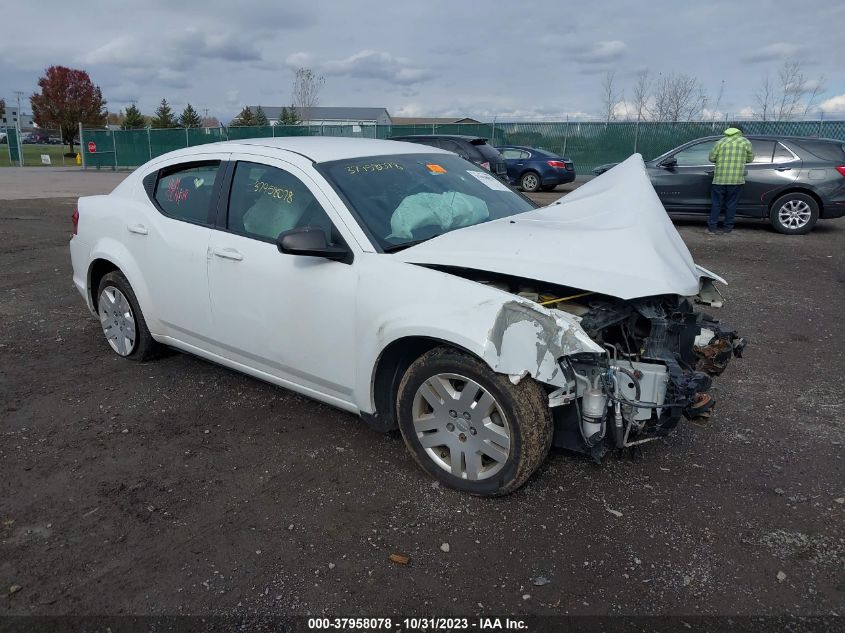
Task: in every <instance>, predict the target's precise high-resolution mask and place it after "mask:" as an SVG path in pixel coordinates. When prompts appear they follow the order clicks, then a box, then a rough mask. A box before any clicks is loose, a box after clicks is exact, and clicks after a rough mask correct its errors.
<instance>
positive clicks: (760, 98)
mask: <svg viewBox="0 0 845 633" xmlns="http://www.w3.org/2000/svg"><path fill="white" fill-rule="evenodd" d="M823 92H824V77H823V76H820V77H818V78H817V79H808V78H807V77H806V75H805V74H804V71H803V69H802V67H801V62H797V61H791V60H786V61H785V62H784V63H783V65H782V66H781V67H780V68H779V69H778V73H777V79H775V80H773V79H772V78H771V76H770V75H769V73H766V74H765V75H764V76H763V78H762V79H761V81H760V85H759V86H758V87H757V89H756V90H755V91H754V101H755V104H756V108H755V110H754V116H755V117H756V118H758V119H761V120H763V121H768V120H775V121H786V120H789V119H794V118H796V117H798V116H804V115H806V114H807V113H808V112H809V111H810V110H811V109H812V107H813V106H814V105H815V102H816V99H817V98H818V97H819V95H821V94H822V93H823Z"/></svg>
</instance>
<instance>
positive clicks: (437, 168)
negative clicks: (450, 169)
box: [426, 163, 446, 174]
mask: <svg viewBox="0 0 845 633" xmlns="http://www.w3.org/2000/svg"><path fill="white" fill-rule="evenodd" d="M426 167H428V171H430V172H431V173H432V174H445V173H446V170H445V169H443V168H442V167H441V166H440V165H435V164H433V163H428V164H427V165H426Z"/></svg>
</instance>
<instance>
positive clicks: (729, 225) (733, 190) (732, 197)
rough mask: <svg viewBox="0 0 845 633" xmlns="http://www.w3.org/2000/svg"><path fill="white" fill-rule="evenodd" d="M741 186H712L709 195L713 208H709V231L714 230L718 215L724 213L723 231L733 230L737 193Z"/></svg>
mask: <svg viewBox="0 0 845 633" xmlns="http://www.w3.org/2000/svg"><path fill="white" fill-rule="evenodd" d="M741 189H742V185H713V189H712V191H711V193H710V196H711V198H712V199H713V206H712V207H710V218H709V219H708V220H707V226H708V227H709V228H710V230H711V231H715V230H716V225H717V224H718V223H719V215H720V214H721V213H722V210H723V209H724V211H725V231H732V230H733V228H734V217H736V204H737V202H739V192H740V190H741Z"/></svg>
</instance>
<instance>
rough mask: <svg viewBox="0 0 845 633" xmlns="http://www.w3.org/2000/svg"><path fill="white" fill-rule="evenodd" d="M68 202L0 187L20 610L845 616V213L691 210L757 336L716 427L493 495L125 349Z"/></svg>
mask: <svg viewBox="0 0 845 633" xmlns="http://www.w3.org/2000/svg"><path fill="white" fill-rule="evenodd" d="M72 208H73V202H72V200H70V199H54V200H20V201H0V234H2V240H0V359H2V363H0V433H2V439H0V596H2V597H1V598H0V614H6V615H9V614H21V615H23V614H68V613H73V614H90V613H98V614H233V613H234V614H254V613H262V614H276V613H278V614H291V613H295V614H303V615H304V614H332V615H342V616H352V615H379V614H381V615H384V614H394V615H396V614H425V615H446V614H470V613H480V614H486V613H498V614H507V613H514V614H667V613H670V614H679V613H682V614H705V613H706V614H796V615H810V614H832V613H839V614H841V613H842V612H843V610H845V529H843V526H845V521H843V518H845V505H843V497H845V478H843V471H844V470H845V469H843V465H845V464H843V459H844V458H845V451H843V442H845V416H843V392H845V385H843V378H842V377H843V373H845V354H843V351H844V350H845V346H843V343H842V324H843V314H845V292H843V283H844V282H845V221H839V222H822V223H821V224H820V226H819V227H818V229H817V230H816V231H815V232H814V233H812V234H811V235H809V236H806V237H798V238H791V237H784V236H780V235H777V234H775V233H773V232H771V231H770V230H768V229H767V228H766V227H764V226H762V225H758V224H752V223H746V224H740V226H739V228H738V230H737V231H736V232H735V235H734V236H733V237H729V238H724V237H722V238H708V237H705V236H704V235H703V234H702V229H703V225H702V224H701V223H697V222H696V223H691V222H687V223H680V230H681V234H682V235H683V237H684V239H685V240H686V241H687V243H688V244H689V246H690V248H691V250H692V251H693V254H694V255H695V257H696V259H697V260H698V262H699V263H701V264H702V265H704V266H706V267H709V268H712V269H713V270H715V271H718V272H720V273H722V274H723V275H724V276H726V277H727V278H728V279H729V280H730V283H731V285H730V286H729V287H728V288H727V289H725V291H724V292H725V295H726V298H727V300H728V303H727V305H726V306H725V308H723V309H722V310H721V312H720V314H721V317H722V318H723V319H724V321H726V322H728V323H730V324H733V325H734V326H735V327H736V328H737V329H739V330H740V331H741V332H742V334H744V335H745V336H747V337H748V338H749V339H750V340H751V341H752V343H751V345H750V346H749V348H748V350H747V353H746V358H744V359H742V360H739V361H735V362H734V364H733V365H732V366H731V367H730V368H729V369H728V371H727V372H726V373H725V374H724V375H723V376H722V378H721V379H720V380H719V381H718V384H719V387H720V403H719V406H718V410H717V413H716V415H715V417H714V418H713V420H712V421H711V423H710V424H708V425H706V426H694V425H691V424H684V425H682V426H681V428H680V429H679V431H678V432H677V433H676V434H675V435H674V436H672V437H671V438H669V439H667V440H666V441H662V442H655V443H653V444H649V445H647V446H646V447H645V448H644V449H643V450H642V453H641V454H640V455H639V456H637V457H636V458H634V459H632V458H630V457H626V458H617V457H611V458H609V459H607V460H606V462H605V463H604V464H603V465H601V466H596V465H595V464H593V463H592V462H590V461H589V460H586V459H583V458H580V457H576V456H571V455H566V454H555V455H553V456H552V457H551V458H550V459H549V461H548V463H547V464H546V465H545V467H544V468H542V470H541V472H540V473H539V474H538V476H536V477H535V478H533V479H532V480H531V482H530V483H529V484H528V486H527V487H526V488H525V489H523V490H522V491H520V492H518V493H517V494H514V495H512V496H510V497H507V498H504V499H498V500H482V499H476V498H471V497H467V496H464V495H461V494H458V493H454V492H451V491H450V490H446V489H444V488H442V487H438V486H437V485H436V484H434V483H433V482H432V481H431V480H429V479H427V478H426V477H425V476H423V474H422V472H421V471H420V470H418V469H417V468H416V467H415V465H414V463H413V461H412V460H411V458H410V457H409V455H407V454H406V452H405V449H404V446H403V443H402V441H401V439H400V438H399V437H398V436H395V435H388V436H383V435H379V434H377V433H374V432H372V431H370V430H368V429H367V428H366V427H365V426H364V424H363V423H361V422H359V421H358V419H356V418H355V417H353V416H351V415H348V414H346V413H342V412H339V411H336V410H334V409H331V408H329V407H327V406H323V405H321V404H317V403H314V402H312V401H309V400H306V399H305V398H302V397H299V396H296V395H293V394H291V393H288V392H286V391H283V390H281V389H278V388H275V387H272V386H270V385H267V384H264V383H261V382H258V381H257V380H253V379H251V378H248V377H245V376H241V375H239V374H236V373H234V372H231V371H228V370H226V369H222V368H220V367H216V366H214V365H211V364H208V363H206V362H203V361H200V360H197V359H196V358H192V357H190V356H186V355H183V354H177V353H173V354H171V355H168V356H167V357H165V358H163V359H161V360H158V361H155V362H152V363H148V364H144V365H137V364H134V363H130V362H126V361H123V360H121V359H119V358H117V357H116V356H115V355H114V354H113V353H112V352H111V351H110V349H109V348H108V346H107V345H106V344H105V342H104V341H103V339H102V336H101V333H100V329H99V325H98V324H97V322H96V321H95V320H94V319H92V318H91V316H90V315H89V314H88V313H87V311H86V310H85V307H84V305H83V302H82V300H81V298H80V297H79V296H78V295H77V293H76V290H75V289H74V288H73V287H72V284H71V271H70V262H69V258H68V249H67V241H68V238H69V232H70V213H71V211H72ZM611 256H612V254H611ZM630 265H635V263H634V262H631V263H630ZM444 543H448V544H449V548H448V549H449V551H448V553H447V552H444V551H442V550H441V545H442V544H444ZM392 552H401V553H404V554H407V555H409V556H410V558H411V563H410V565H408V566H399V565H395V564H393V563H391V562H389V561H388V555H389V554H390V553H392ZM539 576H545V577H546V578H547V579H548V581H549V582H548V584H543V585H541V586H536V585H535V584H534V579H537V578H538V577H539ZM12 585H17V586H18V587H19V588H20V589H19V590H17V591H16V592H14V593H11V594H8V595H7V588H9V587H11V586H12Z"/></svg>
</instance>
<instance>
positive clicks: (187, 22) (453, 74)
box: [0, 0, 845, 122]
mask: <svg viewBox="0 0 845 633" xmlns="http://www.w3.org/2000/svg"><path fill="white" fill-rule="evenodd" d="M2 13H3V20H2V22H3V28H2V37H0V97H3V98H5V99H6V101H7V103H9V104H11V105H14V99H15V97H14V91H15V90H23V91H25V93H26V96H27V97H28V96H29V95H31V94H32V93H33V92H34V91H35V90H36V87H37V86H36V82H37V80H38V77H39V75H40V74H41V73H42V72H43V70H44V68H45V67H47V66H49V65H52V64H60V65H65V66H71V67H75V68H84V69H85V70H87V71H88V72H89V73H90V75H91V78H92V79H93V81H94V82H95V83H96V84H98V85H99V86H100V87H101V88H102V90H103V94H104V96H105V98H106V99H107V101H108V109H109V110H110V111H117V110H119V109H122V108H124V107H126V105H127V104H129V103H131V102H133V101H134V102H137V104H138V106H139V107H140V108H141V110H142V112H144V113H146V114H149V113H151V112H152V110H153V109H154V107H155V106H156V104H157V103H158V102H159V101H160V100H161V98H162V97H166V98H167V99H168V101H169V102H171V104H172V105H173V106H174V108H175V109H177V110H181V108H182V107H183V106H184V105H185V103H186V102H188V101H190V102H191V103H192V104H193V105H194V107H195V108H197V110H198V111H199V112H200V113H202V112H203V111H204V109H206V108H207V109H208V112H209V114H210V115H214V116H217V117H218V118H220V119H221V120H222V121H223V122H228V121H229V119H230V118H231V117H232V116H234V115H235V114H236V113H237V112H238V110H239V109H240V108H241V107H242V106H243V105H244V104H246V103H249V104H258V103H260V104H263V105H268V106H270V105H272V106H276V105H287V104H290V102H291V84H292V82H293V73H294V69H295V68H296V67H298V66H309V67H312V68H314V69H315V70H316V71H317V72H319V73H321V74H323V75H324V76H325V78H326V82H325V87H324V89H323V91H322V93H321V95H320V105H326V106H383V107H387V108H388V110H389V111H390V113H391V114H392V115H398V116H402V115H404V116H425V115H429V116H438V115H444V116H445V115H455V116H475V117H478V118H483V119H492V117H493V116H494V115H498V117H499V118H500V119H502V118H504V119H508V118H515V117H518V118H532V117H547V118H548V117H561V116H565V115H566V114H570V115H574V116H578V115H579V114H581V115H583V114H593V115H597V114H599V113H600V111H601V105H600V103H601V97H600V90H601V81H602V76H603V74H604V73H605V72H606V71H607V70H609V69H612V70H615V71H616V76H617V82H618V83H619V84H620V88H625V92H626V97H630V93H631V87H632V85H633V83H634V81H635V78H636V74H637V73H638V72H640V71H641V70H642V69H644V68H649V69H650V70H651V71H652V72H654V73H656V72H665V73H688V74H690V75H694V76H696V77H698V78H699V80H700V81H701V82H702V83H703V84H704V86H705V87H706V88H707V90H708V91H709V93H710V94H711V95H712V97H713V98H714V99H715V95H716V93H717V92H718V90H719V85H720V84H721V82H722V80H724V82H725V91H724V97H723V98H722V101H721V103H720V104H719V108H718V109H719V110H720V111H722V112H730V113H738V112H741V111H743V110H746V111H747V108H749V107H750V106H752V105H753V96H752V93H753V90H754V88H755V87H756V86H757V85H758V84H759V83H760V79H761V77H762V76H763V75H764V74H765V73H766V72H767V71H768V72H770V73H772V74H775V73H776V71H777V68H778V66H780V64H782V62H783V60H784V59H787V58H788V59H794V60H798V61H801V62H802V63H803V64H804V68H805V72H806V74H807V75H808V76H810V77H812V78H816V77H818V76H821V75H824V76H825V77H826V81H825V86H826V90H825V93H824V95H823V96H822V98H821V99H820V103H821V104H822V107H823V108H825V109H826V110H827V111H829V112H833V111H836V112H845V72H843V66H842V61H841V50H842V32H843V27H845V3H839V2H836V1H834V2H831V1H830V0H826V1H825V2H822V1H821V0H802V2H800V3H796V2H793V1H781V0H757V1H750V0H749V1H743V2H737V1H736V0H732V1H723V0H715V1H714V0H709V1H704V0H699V1H695V2H693V1H682V0H674V1H672V0H649V1H647V2H639V3H633V2H630V1H623V0H601V1H600V2H595V3H586V4H585V3H567V2H560V1H552V0H547V1H541V0H536V1H535V0H510V1H509V2H499V1H495V0H493V1H491V0H487V1H486V2H480V1H478V2H472V1H469V0H463V1H461V0H424V1H416V2H411V1H401V0H399V1H397V0H392V1H384V0H380V1H378V2H374V1H370V0H348V1H340V0H334V1H319V0H312V1H311V2H285V1H284V0H265V1H263V2H261V1H255V0H236V1H232V0H227V1H225V2H223V1H218V0H203V1H202V2H193V1H192V2H178V0H177V1H174V0H169V1H166V2H165V1H163V0H140V1H138V0H135V1H134V2H131V3H129V2H120V1H118V0H111V1H107V0H83V1H77V2H68V1H67V0H61V1H53V0H27V1H26V2H9V3H6V4H5V5H4V8H3V12H2ZM11 25H15V26H14V28H10V26H11ZM24 110H25V111H29V105H28V100H27V102H26V105H25V106H24Z"/></svg>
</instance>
